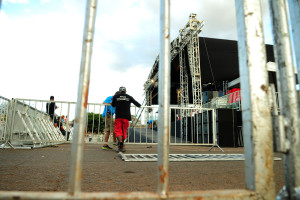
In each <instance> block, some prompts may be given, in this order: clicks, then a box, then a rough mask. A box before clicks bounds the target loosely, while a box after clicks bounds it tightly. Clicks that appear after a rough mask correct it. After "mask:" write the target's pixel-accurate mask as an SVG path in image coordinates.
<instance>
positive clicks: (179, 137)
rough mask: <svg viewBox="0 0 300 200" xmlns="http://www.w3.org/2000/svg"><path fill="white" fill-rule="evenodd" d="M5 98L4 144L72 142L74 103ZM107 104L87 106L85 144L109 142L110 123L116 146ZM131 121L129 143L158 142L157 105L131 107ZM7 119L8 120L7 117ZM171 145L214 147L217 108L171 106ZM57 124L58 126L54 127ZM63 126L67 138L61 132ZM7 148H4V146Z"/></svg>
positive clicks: (38, 144)
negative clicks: (106, 114) (51, 105)
mask: <svg viewBox="0 0 300 200" xmlns="http://www.w3.org/2000/svg"><path fill="white" fill-rule="evenodd" d="M2 99H3V103H2V104H1V105H2V106H1V113H2V114H1V121H3V122H2V125H1V141H2V142H1V143H2V145H3V144H4V143H6V147H13V148H37V147H44V146H49V145H55V144H59V143H62V142H67V141H72V138H73V123H74V119H75V105H76V104H75V102H65V101H47V100H35V99H14V100H8V99H5V98H2ZM51 102H52V103H54V104H55V107H57V109H56V110H55V113H54V117H53V118H52V119H51V117H50V116H49V115H48V114H47V112H46V107H47V106H46V105H47V104H49V103H51ZM105 106H107V105H105V104H100V103H88V105H87V115H86V127H85V131H84V135H85V141H86V142H89V143H106V142H105V141H104V138H105V134H106V132H105V126H106V125H107V124H106V123H110V124H111V126H108V127H109V128H110V130H109V132H110V136H109V140H108V142H107V143H113V142H116V141H114V139H113V138H114V137H113V134H114V132H113V129H112V128H113V126H112V124H113V122H114V118H110V120H111V121H107V120H106V118H105V117H102V114H103V112H104V108H105ZM131 113H132V121H131V122H130V127H129V128H128V138H127V140H126V143H132V144H149V143H151V144H157V143H158V118H159V115H158V106H142V107H141V108H137V107H135V106H132V107H131ZM6 116H7V117H6ZM169 120H170V122H169V123H170V124H171V126H170V131H169V134H170V136H169V143H170V144H172V145H173V144H175V145H193V144H194V145H215V144H217V142H218V141H217V134H216V129H215V124H216V119H215V109H210V108H203V109H200V108H192V107H186V108H183V107H176V106H173V107H170V109H169ZM55 122H58V125H57V126H56V125H55ZM60 123H61V125H62V127H63V129H64V135H63V133H62V131H61V130H60V128H59V127H60ZM3 147H4V146H3Z"/></svg>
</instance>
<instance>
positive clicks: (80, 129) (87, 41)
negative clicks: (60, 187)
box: [68, 0, 97, 195]
mask: <svg viewBox="0 0 300 200" xmlns="http://www.w3.org/2000/svg"><path fill="white" fill-rule="evenodd" d="M96 6H97V0H88V1H87V4H86V16H85V27H84V36H83V44H82V55H81V66H80V74H79V84H78V96H77V104H76V114H75V126H74V134H73V142H72V152H71V170H70V179H69V189H68V192H69V194H70V195H77V194H79V193H80V192H81V179H82V160H83V143H84V131H85V128H86V108H87V103H88V92H89V82H90V67H91V58H92V47H93V36H94V25H95V18H96Z"/></svg>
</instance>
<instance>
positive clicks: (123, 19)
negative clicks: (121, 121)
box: [0, 0, 268, 103]
mask: <svg viewBox="0 0 300 200" xmlns="http://www.w3.org/2000/svg"><path fill="white" fill-rule="evenodd" d="M264 1H266V0H264ZM3 2H6V3H5V4H8V3H14V4H16V5H13V6H3V9H2V10H1V13H0V17H1V20H0V36H1V37H0V43H1V46H0V55H1V59H0V65H1V66H5V67H4V68H5V72H4V73H5V76H3V77H2V78H1V80H2V82H5V83H11V84H8V85H9V86H7V87H6V88H7V90H5V91H4V90H3V91H2V93H1V95H3V96H5V97H7V98H12V97H13V98H15V97H21V98H33V99H34V98H36V99H46V100H48V99H49V95H54V96H56V99H57V100H64V101H68V100H69V101H75V100H76V97H77V86H78V77H79V70H80V62H81V51H82V38H83V28H84V17H85V11H86V5H85V2H86V1H74V0H61V1H48V0H41V1H31V2H29V1H25V0H23V1H20V0H19V1H18V0H6V1H3ZM159 2H160V1H152V0H126V1H124V0H114V1H111V0H103V1H98V7H97V18H96V24H95V35H94V44H93V45H94V46H93V55H92V62H91V82H90V93H89V101H90V102H103V100H104V99H105V98H106V96H108V95H111V94H113V93H114V92H115V91H116V90H117V89H118V88H119V87H120V86H122V85H123V86H125V87H127V90H128V93H129V94H131V95H132V96H133V97H135V98H136V99H137V100H139V101H142V100H141V99H142V98H143V97H142V95H143V84H144V82H145V81H146V79H147V77H148V74H149V72H150V70H151V68H152V66H153V64H154V61H155V59H156V57H157V55H158V54H159V42H160V41H159V40H160V36H159V33H160V30H159V28H160V5H159ZM17 3H19V4H21V3H22V4H24V3H29V4H28V6H27V5H26V6H24V5H23V6H22V5H17ZM24 9H29V10H30V11H31V12H30V14H29V13H26V12H24ZM263 9H264V8H263ZM264 10H265V9H264ZM191 13H196V14H197V18H198V19H199V20H204V21H205V25H204V28H203V31H202V32H201V33H200V36H204V37H211V38H222V39H236V20H235V6H234V0H210V1H207V0H185V1H182V0H172V1H171V27H170V29H171V40H172V39H174V38H175V37H177V36H178V34H179V29H181V28H183V27H184V26H185V25H186V23H187V22H188V20H189V15H190V14H191ZM267 16H268V15H266V17H267ZM265 24H266V25H268V22H266V23H264V25H265ZM140 103H141V102H140Z"/></svg>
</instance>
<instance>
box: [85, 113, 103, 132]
mask: <svg viewBox="0 0 300 200" xmlns="http://www.w3.org/2000/svg"><path fill="white" fill-rule="evenodd" d="M99 118H100V119H99ZM99 123H100V125H99ZM104 126H105V122H104V119H103V117H102V115H101V114H99V113H98V114H95V113H93V112H90V113H88V127H87V131H88V132H93V133H98V130H99V133H102V132H103V129H104Z"/></svg>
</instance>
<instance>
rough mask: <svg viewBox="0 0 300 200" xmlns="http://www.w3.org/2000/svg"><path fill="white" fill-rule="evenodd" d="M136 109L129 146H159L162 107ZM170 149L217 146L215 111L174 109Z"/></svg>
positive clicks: (171, 118)
mask: <svg viewBox="0 0 300 200" xmlns="http://www.w3.org/2000/svg"><path fill="white" fill-rule="evenodd" d="M136 109H137V108H136V107H132V108H131V110H132V113H135V114H134V115H132V122H130V127H129V128H128V139H127V143H134V144H149V143H151V144H157V143H158V118H159V115H158V106H142V107H141V108H140V110H138V111H136ZM169 119H170V122H169V123H170V131H169V144H170V145H214V144H217V142H218V140H217V133H216V128H215V124H216V117H215V109H212V108H193V107H170V109H169Z"/></svg>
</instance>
